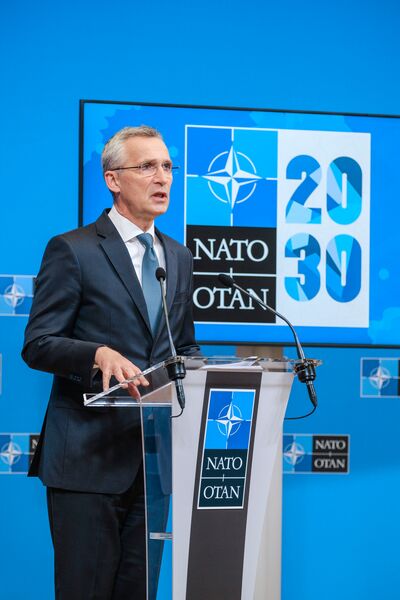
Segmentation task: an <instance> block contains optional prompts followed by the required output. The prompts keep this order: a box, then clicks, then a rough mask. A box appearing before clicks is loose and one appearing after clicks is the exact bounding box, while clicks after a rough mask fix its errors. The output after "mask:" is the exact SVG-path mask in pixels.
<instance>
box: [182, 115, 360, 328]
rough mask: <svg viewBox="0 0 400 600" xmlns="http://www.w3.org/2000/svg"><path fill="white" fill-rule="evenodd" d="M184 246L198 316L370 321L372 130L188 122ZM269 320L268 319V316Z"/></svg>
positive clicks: (318, 322)
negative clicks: (230, 284) (225, 278)
mask: <svg viewBox="0 0 400 600" xmlns="http://www.w3.org/2000/svg"><path fill="white" fill-rule="evenodd" d="M185 134H186V135H185V139H186V146H185V152H186V160H185V215H186V244H187V245H188V247H189V248H190V250H191V251H192V254H193V257H194V295H193V299H194V315H195V321H197V322H199V323H201V322H203V323H221V324H223V323H259V324H266V323H267V324H272V325H273V324H275V319H274V317H273V316H271V315H269V316H268V315H267V314H266V313H265V312H264V311H262V310H261V309H260V308H259V307H258V306H257V304H256V303H255V302H254V301H253V300H251V299H248V298H245V297H243V296H242V294H241V293H240V292H239V291H237V290H236V291H232V290H228V289H225V288H223V287H221V284H219V282H218V279H217V275H218V273H221V272H222V273H228V274H229V275H231V276H233V277H235V278H237V280H238V283H239V284H240V285H242V287H245V288H247V289H250V290H252V291H253V293H254V294H256V295H257V296H258V297H259V298H260V299H261V300H262V301H263V302H265V303H267V304H269V305H270V306H271V307H272V308H275V309H276V310H278V311H280V312H282V313H283V314H285V315H286V316H287V317H288V318H289V319H290V320H291V321H292V322H293V323H294V324H297V325H314V326H331V325H332V323H335V325H336V326H339V327H354V326H357V327H366V326H368V324H369V214H370V207H369V196H370V192H369V186H370V142H371V140H370V135H369V134H364V133H354V132H348V131H343V132H337V131H301V130H289V129H263V128H257V127H228V126H224V127H222V126H221V127H218V126H206V125H187V126H186V130H185ZM268 319H269V320H268Z"/></svg>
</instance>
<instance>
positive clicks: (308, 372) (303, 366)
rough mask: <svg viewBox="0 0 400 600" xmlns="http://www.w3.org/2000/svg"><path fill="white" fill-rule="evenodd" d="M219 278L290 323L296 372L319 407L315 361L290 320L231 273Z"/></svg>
mask: <svg viewBox="0 0 400 600" xmlns="http://www.w3.org/2000/svg"><path fill="white" fill-rule="evenodd" d="M218 279H219V280H220V282H221V283H223V284H224V286H225V287H228V288H230V287H234V288H236V289H237V290H239V291H240V292H242V293H243V294H245V295H246V296H249V298H252V299H253V300H255V301H256V302H257V303H258V304H259V305H260V306H262V307H263V308H265V309H266V310H269V311H270V312H272V313H273V314H274V315H276V316H277V317H279V318H280V319H282V321H284V322H285V323H286V324H287V325H289V327H290V329H291V331H292V333H293V337H294V342H295V344H296V350H297V356H298V358H299V362H298V363H297V364H295V366H294V370H295V373H296V375H297V377H298V378H299V380H300V381H301V383H305V384H306V386H307V390H308V395H309V397H310V400H311V403H312V405H313V406H314V407H317V405H318V400H317V394H316V392H315V388H314V385H313V381H314V379H315V377H316V374H315V367H314V364H313V362H312V361H310V360H308V359H307V358H306V357H305V355H304V351H303V348H302V346H301V344H300V340H299V338H298V337H297V333H296V331H295V329H294V327H293V325H292V324H291V323H290V321H289V320H288V319H287V318H286V317H284V316H283V315H281V314H280V313H279V312H278V311H277V310H275V309H274V308H272V307H271V306H268V304H265V303H264V302H262V300H260V299H259V298H257V296H256V295H255V294H254V293H251V292H249V291H247V290H245V289H244V288H242V287H240V285H238V284H237V283H236V281H235V280H234V279H233V278H232V277H230V276H229V275H226V274H225V273H220V275H218Z"/></svg>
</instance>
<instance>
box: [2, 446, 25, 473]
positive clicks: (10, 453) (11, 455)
mask: <svg viewBox="0 0 400 600" xmlns="http://www.w3.org/2000/svg"><path fill="white" fill-rule="evenodd" d="M21 456H22V450H21V448H20V447H19V446H18V444H16V443H15V442H12V441H9V442H7V443H6V444H4V446H3V447H2V449H1V451H0V458H1V460H2V461H3V462H4V463H5V464H6V465H8V466H9V467H12V466H13V465H15V463H17V462H18V461H19V459H20V458H21Z"/></svg>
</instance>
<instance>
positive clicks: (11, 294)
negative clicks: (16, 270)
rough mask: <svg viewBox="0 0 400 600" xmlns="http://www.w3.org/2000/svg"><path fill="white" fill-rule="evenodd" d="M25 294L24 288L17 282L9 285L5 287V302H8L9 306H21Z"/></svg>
mask: <svg viewBox="0 0 400 600" xmlns="http://www.w3.org/2000/svg"><path fill="white" fill-rule="evenodd" d="M25 296H26V294H25V291H24V290H23V288H22V287H21V286H20V285H17V284H16V283H13V284H12V285H9V286H8V287H7V288H6V289H5V291H4V294H3V298H4V302H5V303H6V304H8V306H12V307H13V308H16V307H17V306H19V305H20V304H21V303H22V301H23V299H24V298H25Z"/></svg>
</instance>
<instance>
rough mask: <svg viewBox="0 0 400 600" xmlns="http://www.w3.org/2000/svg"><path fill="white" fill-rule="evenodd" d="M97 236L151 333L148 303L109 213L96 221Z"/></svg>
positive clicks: (105, 212)
mask: <svg viewBox="0 0 400 600" xmlns="http://www.w3.org/2000/svg"><path fill="white" fill-rule="evenodd" d="M96 229H97V234H98V235H99V236H100V237H101V238H102V239H101V241H100V246H101V247H102V248H103V250H104V252H105V253H106V255H107V256H108V258H109V260H110V262H111V263H112V265H113V267H114V269H115V271H116V273H117V275H118V277H119V278H120V279H121V281H122V283H123V284H124V286H125V288H126V289H127V291H128V293H129V295H130V297H131V298H132V300H133V302H134V303H135V305H136V307H137V309H138V311H139V312H140V314H141V316H142V318H143V320H144V321H145V323H146V325H147V327H148V329H149V331H150V333H151V327H150V322H149V316H148V314H147V307H146V301H145V299H144V296H143V292H142V286H141V285H140V283H139V280H138V278H137V275H136V272H135V269H134V267H133V265H132V260H131V257H130V256H129V252H128V250H127V249H126V246H125V244H124V242H123V241H122V239H121V236H120V235H119V233H118V231H117V230H116V228H115V227H114V225H113V224H112V222H111V221H110V219H109V218H108V216H107V211H104V212H103V214H102V215H101V216H100V217H99V219H98V220H97V221H96Z"/></svg>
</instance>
